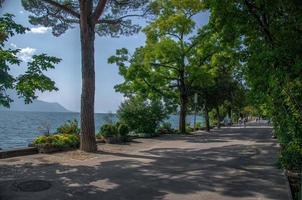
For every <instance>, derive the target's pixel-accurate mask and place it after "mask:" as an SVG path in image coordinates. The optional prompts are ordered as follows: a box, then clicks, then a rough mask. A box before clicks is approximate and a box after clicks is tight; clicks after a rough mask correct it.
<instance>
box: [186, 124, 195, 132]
mask: <svg viewBox="0 0 302 200" xmlns="http://www.w3.org/2000/svg"><path fill="white" fill-rule="evenodd" d="M193 131H194V129H193V128H192V127H191V124H187V126H186V132H187V133H191V132H193Z"/></svg>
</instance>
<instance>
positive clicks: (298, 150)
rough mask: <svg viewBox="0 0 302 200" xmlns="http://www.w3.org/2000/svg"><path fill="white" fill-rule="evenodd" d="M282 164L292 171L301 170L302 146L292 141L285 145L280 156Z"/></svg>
mask: <svg viewBox="0 0 302 200" xmlns="http://www.w3.org/2000/svg"><path fill="white" fill-rule="evenodd" d="M280 162H281V165H282V166H283V167H284V168H285V169H287V170H292V171H299V170H301V166H302V147H301V144H300V145H299V143H297V142H291V143H289V144H287V145H286V146H284V147H283V148H282V150H281V156H280Z"/></svg>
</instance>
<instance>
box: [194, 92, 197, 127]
mask: <svg viewBox="0 0 302 200" xmlns="http://www.w3.org/2000/svg"><path fill="white" fill-rule="evenodd" d="M197 102H198V95H197V93H195V94H194V110H195V113H194V131H196V115H197Z"/></svg>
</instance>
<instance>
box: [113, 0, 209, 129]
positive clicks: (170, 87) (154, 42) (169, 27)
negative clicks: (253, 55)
mask: <svg viewBox="0 0 302 200" xmlns="http://www.w3.org/2000/svg"><path fill="white" fill-rule="evenodd" d="M203 9H204V7H203V1H201V0H185V1H184V0H168V1H167V0H158V1H156V7H155V13H156V14H157V15H156V18H155V20H153V21H152V22H151V23H150V24H149V25H148V26H147V27H146V28H145V29H144V33H145V34H146V37H147V41H146V45H145V46H144V47H141V48H138V49H137V50H136V52H135V53H134V55H133V56H128V55H127V54H128V52H127V50H125V49H123V50H119V51H117V55H116V56H113V57H112V58H111V59H110V60H109V62H111V63H113V62H116V63H117V64H118V65H119V66H120V72H121V74H122V75H123V76H124V77H125V82H124V83H123V84H121V85H119V86H117V89H118V90H119V91H122V92H127V91H129V90H130V91H131V90H132V91H134V92H138V91H140V92H141V93H144V92H149V93H151V94H152V95H153V94H154V93H157V94H160V95H161V96H162V97H164V98H165V99H169V100H170V101H171V102H173V103H177V104H178V105H180V115H179V118H180V119H179V131H180V132H182V133H185V132H186V115H187V107H188V101H189V97H190V95H191V91H190V88H191V85H192V82H191V80H190V79H189V77H190V74H191V69H192V65H191V64H192V63H191V57H192V55H191V54H192V49H193V48H194V46H195V45H196V43H194V40H193V39H191V37H193V36H194V34H195V36H196V35H197V34H196V32H197V30H196V23H195V21H194V16H196V15H197V14H198V13H200V12H201V11H202V10H203ZM127 59H128V60H127ZM128 61H130V66H126V64H125V62H128Z"/></svg>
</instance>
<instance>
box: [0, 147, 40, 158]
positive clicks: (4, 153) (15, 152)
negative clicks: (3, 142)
mask: <svg viewBox="0 0 302 200" xmlns="http://www.w3.org/2000/svg"><path fill="white" fill-rule="evenodd" d="M37 153H38V149H37V148H36V147H24V148H15V149H10V150H0V159H5V158H12V157H17V156H27V155H33V154H37Z"/></svg>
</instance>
